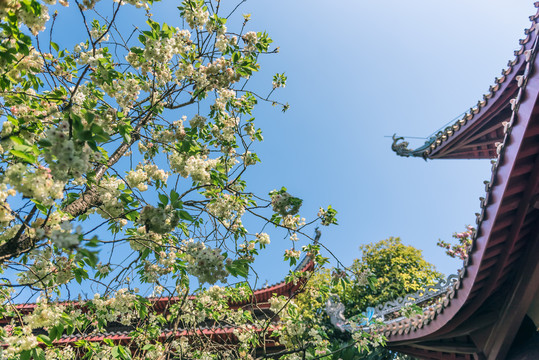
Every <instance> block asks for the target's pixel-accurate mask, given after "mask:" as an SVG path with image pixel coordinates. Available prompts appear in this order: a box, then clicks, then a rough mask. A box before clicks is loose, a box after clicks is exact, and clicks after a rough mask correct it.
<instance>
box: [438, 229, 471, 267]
mask: <svg viewBox="0 0 539 360" xmlns="http://www.w3.org/2000/svg"><path fill="white" fill-rule="evenodd" d="M474 231H475V229H474V228H473V226H471V225H467V226H466V231H462V232H459V233H454V234H453V239H455V240H457V243H456V244H451V243H448V242H447V241H444V240H438V243H437V244H436V245H438V246H439V247H441V248H443V249H445V253H446V254H447V255H449V256H450V257H452V258H459V259H461V260H465V259H466V258H467V257H468V253H469V251H470V246H471V245H472V237H473V233H474Z"/></svg>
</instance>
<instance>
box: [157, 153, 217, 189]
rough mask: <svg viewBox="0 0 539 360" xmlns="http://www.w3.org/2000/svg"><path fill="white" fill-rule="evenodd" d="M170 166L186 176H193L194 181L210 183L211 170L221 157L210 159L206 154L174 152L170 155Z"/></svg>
mask: <svg viewBox="0 0 539 360" xmlns="http://www.w3.org/2000/svg"><path fill="white" fill-rule="evenodd" d="M168 160H169V163H170V168H171V170H172V171H174V172H175V173H178V174H180V175H181V176H183V177H184V178H187V177H188V176H191V179H193V181H194V182H199V183H201V184H208V183H209V182H210V170H211V169H214V168H215V167H216V166H217V164H218V163H219V159H208V156H206V155H192V156H187V155H183V154H181V153H178V152H174V153H172V154H170V155H169V157H168Z"/></svg>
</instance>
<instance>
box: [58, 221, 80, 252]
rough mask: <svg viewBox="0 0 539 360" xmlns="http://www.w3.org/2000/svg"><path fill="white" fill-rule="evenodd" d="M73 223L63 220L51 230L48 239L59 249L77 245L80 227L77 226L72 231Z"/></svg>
mask: <svg viewBox="0 0 539 360" xmlns="http://www.w3.org/2000/svg"><path fill="white" fill-rule="evenodd" d="M72 228H73V225H72V224H71V223H70V222H67V221H66V222H63V223H61V224H60V228H59V229H54V230H52V232H51V235H50V239H51V241H52V242H53V243H54V245H56V246H57V247H58V248H59V249H70V248H73V247H75V246H77V245H78V244H79V242H80V238H81V234H82V227H81V226H80V225H79V226H77V228H76V230H75V232H74V233H72V232H71V229H72Z"/></svg>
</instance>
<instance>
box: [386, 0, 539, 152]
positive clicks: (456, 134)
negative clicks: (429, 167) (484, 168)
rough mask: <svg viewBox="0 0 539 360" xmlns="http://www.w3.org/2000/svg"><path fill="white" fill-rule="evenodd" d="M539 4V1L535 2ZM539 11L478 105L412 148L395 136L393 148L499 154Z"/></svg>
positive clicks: (402, 150)
mask: <svg viewBox="0 0 539 360" xmlns="http://www.w3.org/2000/svg"><path fill="white" fill-rule="evenodd" d="M535 5H536V7H538V3H535ZM538 18H539V12H538V13H537V14H536V15H534V16H531V17H530V20H531V21H532V25H531V26H530V28H529V29H526V30H525V31H524V33H525V35H526V37H525V38H524V39H522V40H520V42H519V43H520V46H521V47H520V49H519V50H517V51H515V59H514V60H512V61H509V63H508V66H507V68H506V69H504V70H502V74H501V77H497V78H496V79H495V84H494V85H493V86H491V87H490V88H489V92H488V93H487V94H485V95H483V99H482V100H480V101H478V103H477V105H476V106H475V107H473V108H471V109H470V110H469V111H468V112H466V113H465V114H464V115H463V117H462V118H460V119H459V120H457V121H456V122H455V123H454V124H453V125H451V126H448V127H446V128H445V129H444V130H443V131H439V132H438V133H437V134H436V135H435V136H433V137H431V138H430V139H429V140H427V141H426V142H425V144H424V145H422V146H420V147H418V148H416V149H409V148H408V142H406V141H404V140H405V139H404V138H400V137H396V136H395V137H394V142H393V145H392V149H393V150H394V151H395V152H396V153H397V154H398V155H401V156H405V157H409V156H412V157H422V158H424V159H492V158H496V157H497V155H498V154H497V145H498V144H499V143H501V142H502V141H503V137H504V128H505V127H506V126H507V123H509V122H510V121H511V116H512V113H513V107H514V104H515V103H516V102H518V99H516V96H517V94H518V91H519V88H520V87H521V85H522V81H523V79H524V76H525V69H526V63H527V61H528V60H529V57H530V56H531V49H532V47H533V44H534V43H535V40H536V38H537V31H534V30H535V26H536V25H535V22H536V21H537V19H538Z"/></svg>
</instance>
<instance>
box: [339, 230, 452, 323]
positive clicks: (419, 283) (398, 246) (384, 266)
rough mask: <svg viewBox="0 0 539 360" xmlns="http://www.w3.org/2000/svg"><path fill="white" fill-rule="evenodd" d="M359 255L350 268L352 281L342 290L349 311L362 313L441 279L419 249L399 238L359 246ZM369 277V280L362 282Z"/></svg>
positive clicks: (439, 274)
mask: <svg viewBox="0 0 539 360" xmlns="http://www.w3.org/2000/svg"><path fill="white" fill-rule="evenodd" d="M359 249H360V250H361V258H359V259H356V260H354V263H353V264H352V266H351V267H350V271H351V272H352V273H353V276H352V281H351V284H350V286H348V287H347V288H346V290H345V293H344V299H345V301H346V303H347V304H348V305H349V306H347V310H348V311H349V312H354V313H357V312H361V311H364V310H365V309H366V308H367V307H369V306H375V305H378V304H381V303H384V302H386V301H390V300H393V299H396V298H397V297H400V296H404V295H406V294H409V293H413V292H416V291H418V290H419V289H421V288H423V287H425V286H430V285H434V284H435V283H436V282H437V281H438V280H440V279H441V278H442V274H441V273H439V272H438V271H436V269H435V267H434V265H432V264H431V263H429V262H428V261H426V260H425V259H424V258H423V255H422V252H421V250H419V249H416V248H415V247H413V246H410V245H404V244H403V243H402V242H401V239H400V238H398V237H390V238H389V239H386V240H381V241H378V242H375V243H371V244H366V245H361V246H360V247H359ZM365 277H368V279H369V281H368V282H367V283H366V282H365V281H363V279H364V278H365Z"/></svg>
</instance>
